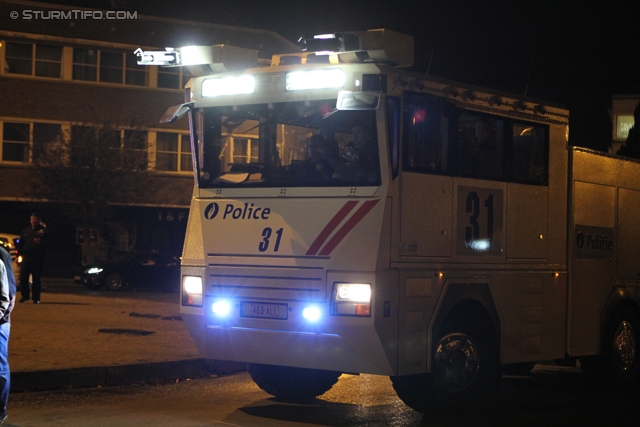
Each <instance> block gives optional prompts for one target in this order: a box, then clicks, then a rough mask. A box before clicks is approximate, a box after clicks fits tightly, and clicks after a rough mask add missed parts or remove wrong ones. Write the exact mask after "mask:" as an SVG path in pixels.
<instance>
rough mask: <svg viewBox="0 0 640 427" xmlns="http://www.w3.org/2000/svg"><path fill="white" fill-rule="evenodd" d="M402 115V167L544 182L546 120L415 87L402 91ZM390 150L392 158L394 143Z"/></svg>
mask: <svg viewBox="0 0 640 427" xmlns="http://www.w3.org/2000/svg"><path fill="white" fill-rule="evenodd" d="M388 110H389V111H391V106H388ZM388 114H391V113H390V112H389V113H388ZM402 115H403V116H402V125H403V152H402V158H403V159H402V164H403V169H404V170H406V171H413V172H422V173H436V174H445V175H452V176H463V177H469V178H476V179H486V180H493V181H506V182H518V183H523V184H531V185H547V183H548V175H549V166H548V163H549V130H548V126H547V125H543V124H537V123H531V122H524V121H520V120H514V119H511V118H508V117H503V116H498V115H492V114H486V113H481V112H476V111H471V110H466V109H463V108H460V107H458V106H456V105H453V104H451V103H448V102H446V101H443V100H442V99H440V98H437V97H435V96H431V95H427V94H421V93H415V92H405V93H404V100H403V110H402ZM389 122H390V123H391V118H390V117H389ZM391 131H392V130H391V129H390V130H389V132H391ZM389 139H390V141H392V138H391V133H390V136H389ZM390 149H391V150H392V152H391V158H392V159H393V155H394V153H393V146H391V147H390Z"/></svg>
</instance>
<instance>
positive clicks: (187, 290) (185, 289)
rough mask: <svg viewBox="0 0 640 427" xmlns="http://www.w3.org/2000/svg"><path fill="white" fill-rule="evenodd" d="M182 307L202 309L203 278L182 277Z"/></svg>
mask: <svg viewBox="0 0 640 427" xmlns="http://www.w3.org/2000/svg"><path fill="white" fill-rule="evenodd" d="M182 305H192V306H195V307H202V277H200V276H183V277H182Z"/></svg>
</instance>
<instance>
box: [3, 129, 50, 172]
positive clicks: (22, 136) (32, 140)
mask: <svg viewBox="0 0 640 427" xmlns="http://www.w3.org/2000/svg"><path fill="white" fill-rule="evenodd" d="M60 134H61V126H60V125H58V124H50V123H33V124H31V123H12V122H5V123H4V124H3V126H2V160H3V161H5V162H20V163H29V161H32V162H35V161H36V160H38V159H40V158H41V157H42V154H43V153H44V152H45V151H46V149H47V146H48V145H49V144H50V143H52V142H54V141H56V140H58V138H59V137H60ZM30 150H31V152H32V156H31V158H30V157H29V151H30Z"/></svg>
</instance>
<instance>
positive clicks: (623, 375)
mask: <svg viewBox="0 0 640 427" xmlns="http://www.w3.org/2000/svg"><path fill="white" fill-rule="evenodd" d="M639 334H640V320H639V318H638V315H637V314H636V312H635V311H634V310H632V309H631V308H629V307H622V308H621V309H619V310H618V311H616V313H615V314H614V315H613V317H612V318H611V321H610V322H609V323H608V325H607V327H606V329H605V332H604V336H603V337H602V349H601V352H600V355H599V356H591V357H585V358H581V359H580V365H581V367H582V370H583V371H584V373H585V375H587V377H589V378H590V379H592V380H596V381H598V382H601V383H604V384H608V385H613V386H617V387H628V386H631V385H634V384H637V383H638V381H639V380H640V355H638V346H639V345H640V335H639Z"/></svg>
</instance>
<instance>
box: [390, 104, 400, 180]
mask: <svg viewBox="0 0 640 427" xmlns="http://www.w3.org/2000/svg"><path fill="white" fill-rule="evenodd" d="M387 132H388V135H387V137H388V140H389V159H390V160H391V177H392V178H393V179H395V178H396V177H397V176H398V172H399V170H400V99H399V98H392V97H388V98H387Z"/></svg>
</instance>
